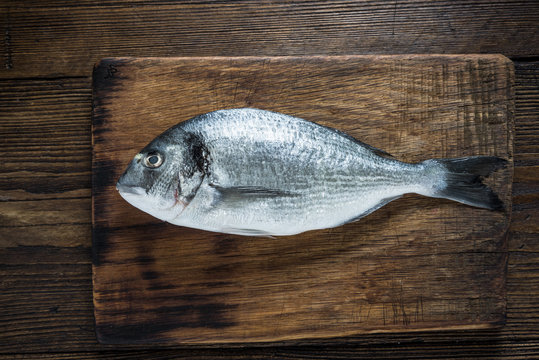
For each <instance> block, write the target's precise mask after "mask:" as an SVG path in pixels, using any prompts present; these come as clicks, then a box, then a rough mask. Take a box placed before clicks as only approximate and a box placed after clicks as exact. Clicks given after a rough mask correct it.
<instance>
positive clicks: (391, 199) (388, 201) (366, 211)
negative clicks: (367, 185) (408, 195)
mask: <svg viewBox="0 0 539 360" xmlns="http://www.w3.org/2000/svg"><path fill="white" fill-rule="evenodd" d="M400 197H402V195H397V196H393V197H388V198H385V199H382V200H381V201H380V202H379V203H377V204H376V205H374V206H373V207H371V208H369V209H367V210H365V211H364V212H362V213H361V214H359V215H357V216H354V217H353V218H351V219H350V220H347V221H345V222H343V223H342V224H340V225H344V224H348V223H350V222H354V221H358V220H359V219H361V218H364V217H365V216H367V215H369V214H372V213H373V212H375V211H376V210H378V209H380V208H381V207H382V206H385V205H387V204H388V203H390V202H392V201H393V200H397V199H398V198H400ZM340 225H339V226H340Z"/></svg>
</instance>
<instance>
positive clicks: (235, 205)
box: [116, 108, 506, 236]
mask: <svg viewBox="0 0 539 360" xmlns="http://www.w3.org/2000/svg"><path fill="white" fill-rule="evenodd" d="M505 163H506V161H505V160H503V159H501V158H498V157H493V156H473V157H465V158H455V159H430V160H426V161H423V162H420V163H417V164H410V163H405V162H401V161H398V160H396V159H394V158H392V157H391V156H390V155H388V154H387V153H384V152H383V151H381V150H378V149H376V148H374V147H372V146H369V145H367V144H364V143H362V142H360V141H359V140H356V139H355V138H353V137H351V136H349V135H347V134H345V133H343V132H341V131H339V130H335V129H332V128H328V127H325V126H321V125H318V124H316V123H313V122H310V121H306V120H303V119H300V118H297V117H293V116H289V115H284V114H280V113H275V112H270V111H265V110H259V109H250V108H244V109H229V110H219V111H214V112H210V113H207V114H203V115H200V116H196V117H194V118H192V119H190V120H187V121H185V122H182V123H180V124H178V125H176V126H174V127H172V128H170V129H168V130H166V131H165V132H164V133H162V134H161V135H159V136H158V137H157V138H155V139H154V140H153V141H152V142H150V143H149V144H148V145H147V146H146V147H145V148H143V149H142V150H141V151H140V152H139V153H138V154H137V155H136V156H135V158H134V159H133V161H132V162H131V163H130V164H129V166H128V167H127V170H126V171H125V173H124V174H123V175H122V176H121V178H120V179H119V181H118V183H117V185H116V187H117V189H118V190H119V192H120V195H121V196H122V197H123V198H124V199H125V200H127V202H129V203H130V204H132V205H133V206H135V207H137V208H139V209H141V210H142V211H145V212H147V213H149V214H151V215H153V216H155V217H156V218H159V219H161V220H164V221H168V222H170V223H172V224H176V225H181V226H187V227H192V228H197V229H203V230H208V231H215V232H222V233H229V234H239V235H250V236H271V235H293V234H298V233H301V232H304V231H308V230H314V229H325V228H332V227H336V226H339V225H342V224H346V223H348V222H351V221H355V220H358V219H360V218H362V217H364V216H367V215H368V214H370V213H372V212H373V211H375V210H377V209H379V208H380V207H382V206H384V205H385V204H387V203H389V202H390V201H393V200H395V199H397V198H399V197H400V196H402V195H403V194H406V193H416V194H421V195H424V196H430V197H435V198H446V199H451V200H455V201H458V202H461V203H464V204H468V205H472V206H476V207H480V208H486V209H491V210H501V209H503V203H502V202H501V201H500V199H499V198H498V196H496V194H494V192H492V190H491V189H490V188H488V187H487V186H486V185H484V184H483V183H481V181H480V178H481V177H485V176H488V175H490V174H491V173H492V172H493V171H494V170H496V169H498V168H501V167H503V166H504V164H505Z"/></svg>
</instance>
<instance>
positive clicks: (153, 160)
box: [144, 152, 163, 169]
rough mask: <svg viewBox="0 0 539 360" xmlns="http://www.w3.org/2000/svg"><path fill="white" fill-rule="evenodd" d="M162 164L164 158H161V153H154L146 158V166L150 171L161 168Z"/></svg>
mask: <svg viewBox="0 0 539 360" xmlns="http://www.w3.org/2000/svg"><path fill="white" fill-rule="evenodd" d="M162 163H163V156H161V154H159V153H155V152H152V153H149V154H148V155H146V157H145V158H144V166H146V167H147V168H150V169H155V168H158V167H159V166H161V164H162Z"/></svg>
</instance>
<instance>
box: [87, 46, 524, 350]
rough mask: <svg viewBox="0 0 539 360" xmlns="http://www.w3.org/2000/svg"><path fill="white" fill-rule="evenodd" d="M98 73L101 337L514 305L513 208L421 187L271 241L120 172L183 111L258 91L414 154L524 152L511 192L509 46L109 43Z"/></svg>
mask: <svg viewBox="0 0 539 360" xmlns="http://www.w3.org/2000/svg"><path fill="white" fill-rule="evenodd" d="M94 86H95V91H94V104H95V107H94V120H93V144H94V158H93V159H94V160H93V162H94V163H93V193H94V196H93V208H94V214H93V224H94V235H93V238H94V247H95V254H96V257H95V258H94V303H95V314H96V322H97V333H98V337H99V338H100V340H101V341H102V342H105V343H163V342H165V343H181V344H186V343H187V344H202V343H230V342H260V341H278V340H291V339H305V338H306V339H311V338H325V337H334V336H345V335H351V334H359V333H371V332H402V331H422V330H429V329H480V328H490V327H493V326H499V325H500V324H502V323H503V322H504V321H505V290H504V282H505V266H506V259H507V253H506V244H505V235H506V231H507V228H508V225H509V212H506V213H503V212H491V211H484V210H478V209H474V208H471V207H466V206H461V205H457V204H455V203H451V202H449V201H445V202H444V201H439V200H433V199H425V198H421V199H420V198H418V197H417V196H406V197H405V199H403V200H402V201H398V202H394V203H392V204H389V205H388V206H386V207H384V208H383V209H381V210H379V211H377V212H375V213H374V214H372V215H371V216H369V217H367V218H365V219H363V220H362V221H359V222H356V223H352V224H348V225H346V226H343V227H339V228H335V229H328V230H322V231H314V232H308V233H305V234H300V235H297V236H294V237H290V238H287V237H280V238H276V239H264V241H261V240H260V239H259V238H248V237H240V236H230V235H223V234H215V233H209V232H204V231H197V230H193V229H186V228H178V227H175V226H173V225H170V224H166V223H162V222H161V221H159V220H157V219H155V218H152V217H151V216H149V215H147V214H144V213H142V212H140V211H139V210H137V209H135V208H133V207H131V206H129V205H127V204H126V203H125V202H124V201H123V200H122V199H121V198H120V197H119V195H118V194H117V192H116V191H115V188H114V187H115V181H116V179H117V178H118V177H119V175H120V174H121V172H122V171H123V170H124V168H125V166H126V164H127V163H128V161H130V159H131V158H132V157H133V156H134V154H135V153H136V152H137V151H138V150H139V148H141V147H143V146H144V145H145V144H146V143H148V142H149V141H150V140H151V139H152V138H153V137H155V136H156V135H158V134H159V133H161V132H162V131H163V130H164V129H166V128H168V127H170V126H172V125H175V124H176V123H177V122H178V120H180V119H184V120H185V119H187V118H189V117H192V116H194V115H197V114H200V113H205V112H209V111H213V110H217V109H220V108H233V107H245V106H252V107H258V108H262V109H269V110H273V111H278V112H283V113H288V114H293V115H296V116H299V117H302V118H305V119H310V120H315V121H317V122H319V123H321V124H323V125H328V126H331V127H335V128H338V129H340V130H343V131H346V132H348V133H349V134H351V135H352V136H355V137H357V138H359V139H361V140H362V141H365V142H366V143H369V144H371V145H373V146H375V147H378V148H381V149H384V150H386V151H388V152H390V153H392V154H394V155H395V156H396V157H397V158H399V159H402V160H405V161H410V162H417V161H421V160H425V159H427V158H435V157H461V156H470V155H496V156H501V157H504V158H507V159H509V161H510V165H509V167H508V168H507V169H505V170H503V171H500V172H499V173H498V174H495V176H494V177H493V181H492V186H493V187H494V188H495V189H496V191H497V192H498V193H499V194H500V196H501V198H502V199H503V200H504V202H505V203H506V204H508V206H509V204H510V199H511V192H510V188H511V179H512V176H511V174H512V157H513V152H512V144H513V113H514V108H513V96H514V94H513V66H512V63H511V62H510V61H509V60H507V59H506V58H504V57H502V56H474V55H468V56H346V57H297V58H291V57H280V58H177V59H139V60H137V59H110V60H106V61H102V62H101V63H100V64H99V65H98V66H97V67H96V70H95V72H94ZM411 219H413V220H411Z"/></svg>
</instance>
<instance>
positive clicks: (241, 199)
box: [210, 184, 297, 207]
mask: <svg viewBox="0 0 539 360" xmlns="http://www.w3.org/2000/svg"><path fill="white" fill-rule="evenodd" d="M210 187H212V188H213V189H214V190H215V192H216V196H215V200H214V201H215V203H216V204H220V205H223V206H227V207H240V206H242V205H244V204H245V202H254V201H257V200H260V199H268V198H277V197H294V196H297V194H295V193H293V192H290V191H286V190H280V189H270V188H266V187H260V186H231V187H223V186H219V185H216V184H210Z"/></svg>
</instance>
